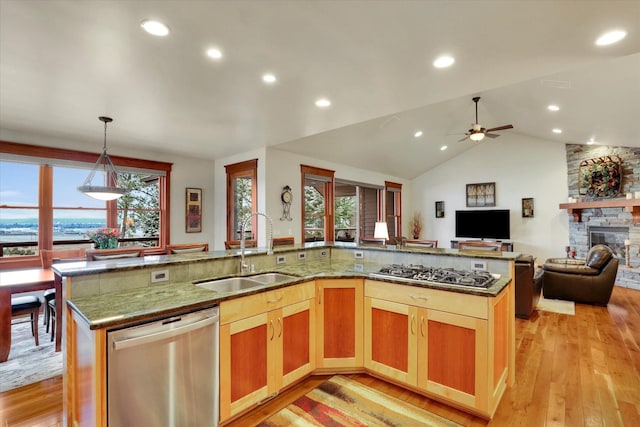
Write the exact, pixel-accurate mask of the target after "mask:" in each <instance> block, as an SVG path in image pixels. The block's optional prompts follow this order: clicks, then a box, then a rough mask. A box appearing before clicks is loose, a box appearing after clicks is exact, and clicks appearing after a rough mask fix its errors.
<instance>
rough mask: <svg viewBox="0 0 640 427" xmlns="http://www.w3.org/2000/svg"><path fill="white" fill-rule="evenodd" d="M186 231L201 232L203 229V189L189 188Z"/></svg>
mask: <svg viewBox="0 0 640 427" xmlns="http://www.w3.org/2000/svg"><path fill="white" fill-rule="evenodd" d="M186 207H187V213H186V230H185V231H186V232H187V233H200V232H201V231H202V189H201V188H187V195H186Z"/></svg>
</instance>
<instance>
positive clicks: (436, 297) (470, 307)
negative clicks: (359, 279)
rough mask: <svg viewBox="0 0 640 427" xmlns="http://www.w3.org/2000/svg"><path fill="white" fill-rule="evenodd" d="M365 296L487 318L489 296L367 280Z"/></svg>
mask: <svg viewBox="0 0 640 427" xmlns="http://www.w3.org/2000/svg"><path fill="white" fill-rule="evenodd" d="M364 296H365V297H371V298H378V299H383V300H387V301H393V302H398V303H402V304H408V305H413V306H416V307H425V308H429V309H432V310H440V311H446V312H449V313H457V314H462V315H465V316H472V317H476V318H479V319H487V318H488V315H489V307H488V303H487V299H488V297H481V296H477V295H467V294H461V293H459V292H449V291H441V290H438V289H428V288H421V287H419V286H409V285H398V284H395V283H388V282H378V281H376V280H369V279H367V280H365V282H364Z"/></svg>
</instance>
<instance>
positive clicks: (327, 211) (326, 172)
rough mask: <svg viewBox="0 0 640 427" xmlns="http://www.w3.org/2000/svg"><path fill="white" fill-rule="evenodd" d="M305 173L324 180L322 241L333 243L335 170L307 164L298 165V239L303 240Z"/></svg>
mask: <svg viewBox="0 0 640 427" xmlns="http://www.w3.org/2000/svg"><path fill="white" fill-rule="evenodd" d="M307 175H310V176H316V177H321V178H323V179H324V180H326V181H325V182H324V191H325V196H324V198H325V205H324V221H323V222H324V227H323V231H324V241H325V242H327V243H333V241H334V240H335V236H334V233H335V224H334V221H335V218H334V198H333V197H334V176H335V171H333V170H330V169H323V168H318V167H315V166H309V165H300V180H301V182H300V200H302V203H301V216H300V218H301V221H300V239H301V240H300V241H301V242H303V243H304V242H305V234H304V232H305V227H304V222H305V218H306V213H305V207H306V200H305V195H304V187H305V180H306V178H307Z"/></svg>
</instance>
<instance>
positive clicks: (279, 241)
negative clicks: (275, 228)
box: [273, 237, 295, 248]
mask: <svg viewBox="0 0 640 427" xmlns="http://www.w3.org/2000/svg"><path fill="white" fill-rule="evenodd" d="M294 243H295V240H294V238H293V237H274V238H273V247H274V248H275V247H276V246H293V245H294Z"/></svg>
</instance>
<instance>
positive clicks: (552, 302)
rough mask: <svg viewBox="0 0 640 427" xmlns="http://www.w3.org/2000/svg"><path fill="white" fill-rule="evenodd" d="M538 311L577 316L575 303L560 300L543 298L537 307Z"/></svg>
mask: <svg viewBox="0 0 640 427" xmlns="http://www.w3.org/2000/svg"><path fill="white" fill-rule="evenodd" d="M536 308H537V309H538V310H542V311H548V312H551V313H560V314H568V315H570V316H575V315H576V304H575V303H574V302H573V301H563V300H559V299H544V298H543V297H542V296H541V297H540V300H539V301H538V305H537V306H536Z"/></svg>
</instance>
